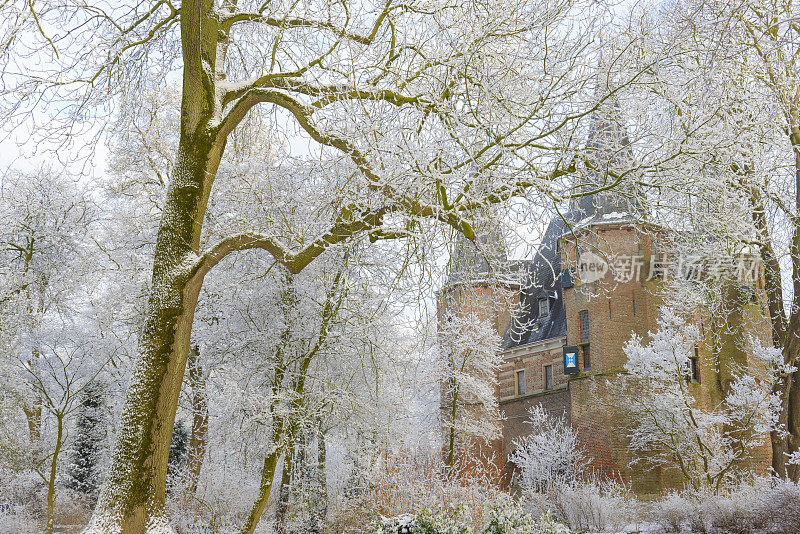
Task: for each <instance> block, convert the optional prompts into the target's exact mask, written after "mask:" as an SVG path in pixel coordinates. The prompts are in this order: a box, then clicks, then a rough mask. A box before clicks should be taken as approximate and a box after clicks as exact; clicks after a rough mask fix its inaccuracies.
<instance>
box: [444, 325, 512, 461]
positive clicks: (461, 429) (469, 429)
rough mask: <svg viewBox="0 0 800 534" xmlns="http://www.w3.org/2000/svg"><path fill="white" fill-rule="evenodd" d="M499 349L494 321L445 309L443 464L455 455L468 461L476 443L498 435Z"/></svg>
mask: <svg viewBox="0 0 800 534" xmlns="http://www.w3.org/2000/svg"><path fill="white" fill-rule="evenodd" d="M499 349H500V337H499V336H498V334H497V332H496V331H495V329H494V326H493V325H492V323H491V322H490V321H489V320H487V319H485V318H482V317H480V316H478V315H476V314H466V315H462V316H458V315H448V316H447V317H445V319H444V321H443V323H442V325H441V327H440V330H439V362H440V380H441V384H442V385H441V388H442V392H441V395H442V411H441V418H442V421H441V423H442V424H441V428H442V430H443V433H444V436H443V438H444V451H445V464H446V465H447V466H449V467H453V466H454V465H455V462H456V460H458V461H466V462H467V463H469V461H470V460H469V458H468V457H469V456H470V455H472V454H476V453H479V452H480V448H481V444H489V443H491V442H492V441H493V440H495V439H497V438H498V437H499V435H500V423H501V414H500V407H499V404H498V399H497V374H498V371H499V369H500V356H499Z"/></svg>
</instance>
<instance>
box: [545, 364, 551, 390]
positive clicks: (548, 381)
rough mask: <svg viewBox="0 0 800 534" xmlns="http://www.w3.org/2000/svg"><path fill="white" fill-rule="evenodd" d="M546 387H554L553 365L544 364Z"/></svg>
mask: <svg viewBox="0 0 800 534" xmlns="http://www.w3.org/2000/svg"><path fill="white" fill-rule="evenodd" d="M544 389H553V366H552V365H545V366H544Z"/></svg>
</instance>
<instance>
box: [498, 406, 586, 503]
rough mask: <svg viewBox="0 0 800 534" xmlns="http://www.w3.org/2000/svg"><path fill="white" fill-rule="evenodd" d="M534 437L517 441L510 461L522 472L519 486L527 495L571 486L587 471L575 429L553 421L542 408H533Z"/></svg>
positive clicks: (559, 420) (532, 425) (529, 422)
mask: <svg viewBox="0 0 800 534" xmlns="http://www.w3.org/2000/svg"><path fill="white" fill-rule="evenodd" d="M528 413H529V419H528V421H526V422H527V423H528V424H529V425H530V426H531V433H530V434H528V435H526V436H524V437H523V438H521V439H517V440H515V441H514V446H515V447H516V449H515V451H514V453H513V454H512V455H511V457H510V458H509V459H510V460H511V461H512V462H514V464H515V465H516V466H517V468H518V469H519V473H520V477H519V485H520V486H521V487H522V490H523V492H525V493H526V494H528V495H531V494H533V493H537V492H542V491H546V490H548V489H549V488H552V487H555V486H561V485H564V484H572V483H573V482H575V480H577V478H578V477H579V476H580V475H581V474H582V473H583V472H584V471H585V470H586V466H587V458H586V456H585V454H584V453H583V452H582V451H581V450H580V448H579V446H578V440H577V438H576V436H575V433H574V432H573V430H572V427H571V426H570V425H569V423H567V421H566V419H564V417H563V416H561V417H554V416H552V415H550V414H548V413H547V411H546V410H545V409H544V408H542V406H541V405H539V404H537V405H536V406H533V407H531V409H530V410H529V412H528Z"/></svg>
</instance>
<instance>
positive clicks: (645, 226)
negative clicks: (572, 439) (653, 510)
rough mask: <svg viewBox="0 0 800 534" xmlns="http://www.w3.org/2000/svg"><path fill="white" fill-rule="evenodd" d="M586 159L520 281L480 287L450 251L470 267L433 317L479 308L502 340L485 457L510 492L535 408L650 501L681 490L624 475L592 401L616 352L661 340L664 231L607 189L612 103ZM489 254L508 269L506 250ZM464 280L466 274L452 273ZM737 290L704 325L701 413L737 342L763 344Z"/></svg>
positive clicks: (623, 146) (751, 301) (759, 321)
mask: <svg viewBox="0 0 800 534" xmlns="http://www.w3.org/2000/svg"><path fill="white" fill-rule="evenodd" d="M587 150H588V155H589V157H588V160H589V165H588V166H587V167H588V170H587V171H586V172H585V173H584V174H583V175H582V177H581V180H580V181H579V182H578V183H577V184H576V186H575V191H576V192H578V193H580V196H578V197H576V198H575V199H573V200H572V202H571V203H570V206H569V210H568V211H567V213H566V214H565V215H563V216H562V217H558V218H556V219H553V220H552V221H551V222H550V224H549V226H548V228H547V229H546V231H545V233H544V236H543V239H542V243H541V246H540V247H539V249H538V251H537V253H536V255H535V256H534V258H533V260H529V261H522V262H516V263H514V264H513V269H514V270H515V272H517V274H518V276H517V278H518V279H519V280H521V282H520V283H518V284H511V283H510V284H504V283H501V282H500V283H498V281H497V279H496V278H495V279H494V281H492V282H490V281H489V280H488V277H487V278H486V279H485V280H481V276H480V274H481V273H482V272H485V271H486V269H487V266H486V265H485V264H482V263H480V262H478V261H471V262H470V261H466V262H465V260H463V259H459V258H467V257H471V258H473V259H474V260H477V259H479V258H478V256H469V254H470V253H469V248H468V247H469V244H467V243H464V242H463V241H458V242H457V245H456V246H457V247H463V250H464V251H466V252H462V251H460V250H456V251H455V253H454V254H453V256H452V257H453V258H455V261H456V262H462V263H464V265H471V267H469V269H467V270H466V271H465V270H464V267H459V269H460V270H458V269H456V270H454V269H452V268H451V276H450V278H449V280H448V283H447V285H446V286H445V288H444V289H443V290H442V291H441V293H440V295H439V317H440V320H441V319H442V318H443V317H444V316H445V312H446V311H447V310H458V311H459V312H460V313H463V312H464V311H465V310H469V309H472V308H473V307H477V308H480V309H484V310H486V313H489V314H490V315H491V318H492V319H493V320H494V322H495V325H496V328H497V332H498V333H500V334H502V336H503V342H502V349H501V356H502V365H501V369H500V372H499V380H498V383H499V387H498V390H497V398H498V401H499V404H500V407H501V409H502V412H503V414H504V418H503V420H502V439H501V440H500V442H499V443H497V444H492V452H493V453H494V454H495V456H496V457H497V458H498V459H499V463H500V464H501V466H502V469H503V471H504V479H505V480H506V481H509V480H511V478H512V475H513V471H514V466H513V465H512V464H511V463H510V462H508V461H507V459H508V457H509V455H510V454H511V453H512V452H513V449H514V445H513V442H514V441H515V440H516V439H517V438H519V437H521V436H523V435H524V434H525V433H526V432H528V429H527V428H526V427H527V425H526V424H525V420H526V419H527V413H528V410H529V408H530V407H532V406H533V405H537V404H539V405H541V406H542V407H544V408H545V409H546V410H547V411H549V412H550V413H552V414H555V415H564V416H565V417H566V418H567V420H568V421H569V422H570V423H571V424H572V427H573V429H574V430H575V431H576V434H577V436H578V439H579V441H580V442H581V445H582V447H583V448H584V450H585V451H586V452H587V453H588V455H589V456H590V457H591V462H592V463H591V467H592V469H593V470H594V471H595V472H596V473H598V474H600V475H601V476H608V477H612V478H617V479H619V478H621V479H623V480H625V481H626V482H627V483H628V484H629V485H630V487H631V488H632V489H633V490H634V491H635V492H637V493H639V494H652V493H657V492H659V491H661V490H664V489H666V488H675V487H679V486H680V479H679V478H678V477H677V475H676V473H673V472H669V471H662V470H658V469H655V470H648V471H644V470H642V469H640V468H633V467H631V465H630V464H631V461H632V460H633V458H632V457H631V454H630V452H629V451H628V447H627V445H628V443H627V437H626V432H625V430H624V428H625V421H624V420H623V418H622V416H621V415H619V414H617V413H615V412H614V411H613V410H611V409H609V408H608V407H607V406H604V405H603V404H601V403H599V402H598V391H600V392H602V389H603V384H605V383H606V380H614V379H615V378H614V377H615V375H617V374H618V373H619V372H620V371H621V370H622V369H623V365H624V364H625V363H626V361H627V358H626V356H625V354H624V352H623V346H624V344H625V343H626V342H627V341H628V340H629V339H630V337H631V334H634V333H635V334H637V335H639V336H642V337H643V338H645V339H646V338H647V334H648V332H649V331H655V330H656V329H657V320H656V319H657V314H658V308H659V306H660V305H661V303H662V301H661V299H660V297H659V295H660V289H661V286H662V284H663V282H662V279H661V277H662V276H663V274H664V273H663V272H662V270H661V269H660V267H661V266H660V265H659V263H658V261H651V260H653V259H655V260H658V259H659V258H662V259H663V257H662V256H661V255H659V254H658V252H659V250H660V249H662V246H663V244H662V241H664V240H666V239H668V236H669V231H668V230H666V229H664V228H660V227H658V226H656V225H654V224H651V223H650V222H649V221H648V218H647V213H646V212H645V211H644V210H643V209H642V207H641V206H640V205H639V204H638V203H637V199H638V198H640V195H638V194H637V191H635V190H633V189H625V188H624V187H621V186H619V185H615V186H614V187H611V185H612V184H614V176H615V173H614V172H613V171H614V169H621V168H626V167H628V166H629V164H630V163H631V162H632V161H633V156H632V152H631V149H630V143H629V141H628V137H627V134H626V131H625V127H624V123H623V121H622V117H621V111H620V106H619V104H618V103H617V102H616V101H613V100H611V101H609V102H607V103H606V104H604V105H603V106H601V108H600V109H599V110H598V111H597V112H596V113H595V115H594V116H593V117H592V121H591V124H590V130H589V134H588V140H587ZM491 235H492V234H491V232H489V233H488V234H487V236H486V237H485V238H484V239H486V240H487V243H502V241H501V240H500V239H499V238H498V239H496V240H495V237H491ZM492 240H495V241H492ZM489 248H492V247H489ZM494 249H495V250H497V254H498V255H499V256H502V259H505V256H504V255H503V254H504V252H503V251H502V247H494ZM589 259H592V261H593V262H595V263H599V264H605V265H606V266H607V269H606V270H605V271H602V272H599V271H598V272H597V273H596V275H595V276H590V277H586V276H578V275H577V274H578V273H579V272H581V273H584V272H585V271H583V270H581V268H585V267H586V265H587V264H590V262H589V261H588V260H589ZM459 265H460V264H459V263H456V266H459ZM506 265H509V263H508V262H506ZM482 269H483V270H482ZM623 270H624V272H622V271H623ZM454 272H455V273H456V274H453V273H454ZM463 272H467V273H470V275H469V276H467V277H464V276H463V275H462V274H458V273H463ZM744 289H746V292H747V293H748V295H749V298H747V299H744V300H743V299H742V298H741V294H742V288H741V287H730V288H729V289H728V292H729V293H730V294H729V295H727V296H726V299H727V301H728V303H729V305H728V306H726V307H725V309H726V310H727V311H726V312H725V314H724V317H713V318H711V319H710V320H708V321H707V322H708V324H706V325H703V327H704V332H705V335H704V338H705V339H704V342H703V343H701V346H700V347H698V351H697V358H695V360H694V364H695V366H694V369H693V376H692V377H691V383H690V388H691V391H692V393H693V394H694V395H695V397H696V398H697V399H698V401H699V402H701V403H704V404H707V405H709V406H713V405H715V404H716V403H718V402H719V401H720V399H722V397H723V396H724V394H725V391H726V388H727V385H728V384H729V382H730V378H731V369H732V368H733V367H734V366H736V365H739V366H742V365H747V364H748V362H747V359H746V355H744V353H743V352H742V350H741V348H740V347H741V346H742V345H743V343H742V342H743V338H745V337H746V336H747V335H748V334H752V333H755V334H756V335H757V336H759V337H764V338H765V339H767V340H768V339H769V332H770V330H769V324H768V321H767V319H766V317H767V315H766V313H765V305H766V304H765V303H766V299H765V298H764V295H763V282H762V281H761V280H760V279H757V280H756V281H755V282H754V284H753V285H752V287H747V288H744ZM498 296H502V297H503V298H502V299H498ZM492 300H495V301H502V302H506V303H512V305H506V306H505V307H502V308H498V309H493V308H492V307H491V306H489V305H485V302H487V301H492ZM490 310H491V311H490ZM492 314H493V315H492ZM712 336H713V337H714V339H715V340H716V341H714V342H713V343H712V342H711V341H710V338H711V337H712ZM566 348H569V351H565V349H566ZM573 351H574V352H575V354H576V358H575V360H576V361H575V365H576V367H577V369H570V370H569V372H568V371H567V369H566V367H565V366H566V363H565V352H573ZM573 371H576V372H575V373H574V374H573ZM760 452H763V454H759V455H757V458H756V462H757V463H758V464H759V465H761V464H763V465H764V466H766V465H768V462H769V451H767V450H765V451H760Z"/></svg>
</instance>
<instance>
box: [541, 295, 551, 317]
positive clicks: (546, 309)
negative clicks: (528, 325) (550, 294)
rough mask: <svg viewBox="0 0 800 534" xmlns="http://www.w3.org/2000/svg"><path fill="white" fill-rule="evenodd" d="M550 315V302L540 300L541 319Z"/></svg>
mask: <svg viewBox="0 0 800 534" xmlns="http://www.w3.org/2000/svg"><path fill="white" fill-rule="evenodd" d="M548 313H550V302H549V301H548V300H547V299H539V317H544V316H545V315H547V314H548Z"/></svg>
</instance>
